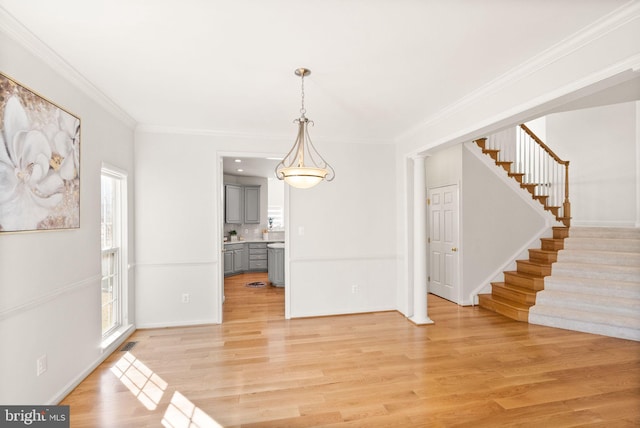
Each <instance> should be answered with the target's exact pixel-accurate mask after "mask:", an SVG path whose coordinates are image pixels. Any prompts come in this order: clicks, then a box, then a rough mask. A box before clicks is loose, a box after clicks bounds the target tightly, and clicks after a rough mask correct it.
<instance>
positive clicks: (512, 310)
mask: <svg viewBox="0 0 640 428" xmlns="http://www.w3.org/2000/svg"><path fill="white" fill-rule="evenodd" d="M478 298H479V301H480V307H482V308H484V309H488V310H490V311H493V312H497V313H499V314H501V315H504V316H506V317H508V318H511V319H513V320H516V321H523V322H528V321H529V308H530V307H531V306H530V305H526V304H523V303H518V302H514V301H513V300H508V299H504V298H501V297H499V296H493V295H491V294H479V295H478Z"/></svg>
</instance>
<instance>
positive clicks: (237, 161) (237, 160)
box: [234, 159, 242, 163]
mask: <svg viewBox="0 0 640 428" xmlns="http://www.w3.org/2000/svg"><path fill="white" fill-rule="evenodd" d="M234 162H236V163H240V162H242V159H236V160H234Z"/></svg>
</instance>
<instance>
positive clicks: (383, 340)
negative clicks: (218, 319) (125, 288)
mask: <svg viewBox="0 0 640 428" xmlns="http://www.w3.org/2000/svg"><path fill="white" fill-rule="evenodd" d="M253 281H266V275H264V274H245V275H238V276H235V277H231V278H228V279H227V281H226V285H225V296H226V301H225V304H224V319H225V322H224V323H223V324H222V325H206V326H193V327H176V328H166V329H149V330H139V331H137V332H135V333H134V335H133V336H132V337H131V339H130V340H132V341H137V342H138V344H137V345H136V346H135V347H134V348H133V349H132V350H131V351H130V352H129V353H125V352H115V353H114V354H113V355H111V356H110V357H109V358H108V359H107V360H106V361H105V362H104V363H103V364H102V365H101V366H100V367H98V368H97V369H96V370H95V371H94V372H93V373H92V374H91V375H90V376H89V377H88V378H87V379H86V380H85V381H83V382H82V383H81V384H80V385H79V386H78V387H77V388H76V389H75V390H74V391H73V392H72V393H71V394H70V395H69V396H68V397H66V398H65V400H64V401H63V403H62V404H68V405H70V406H71V421H72V426H73V427H157V426H162V425H164V426H176V427H177V426H179V425H180V424H181V423H184V422H185V421H186V422H189V421H191V422H192V423H195V424H196V425H197V424H200V425H199V426H201V427H202V428H208V427H210V426H217V425H215V424H214V422H213V421H215V422H216V423H217V424H219V425H220V426H225V427H314V426H327V427H387V426H388V427H412V426H415V427H425V426H429V427H458V426H473V427H497V426H530V427H539V426H553V427H575V426H589V427H598V426H602V427H605V426H606V427H611V426H616V427H624V426H639V425H640V343H638V342H633V341H626V340H622V339H614V338H608V337H603V336H597V335H590V334H585V333H577V332H571V331H565V330H559V329H552V328H548V327H543V326H535V325H528V324H525V323H520V322H516V321H512V320H509V319H507V318H505V317H502V316H500V315H497V314H495V313H492V312H489V311H486V310H484V309H480V308H478V307H464V308H463V307H459V306H457V305H454V304H452V303H450V302H447V301H445V300H442V299H439V298H437V297H435V296H431V295H430V296H429V317H430V318H432V319H433V320H434V321H435V324H433V325H428V326H419V327H418V326H415V325H413V324H412V323H411V322H409V321H408V320H407V319H406V318H404V317H403V316H402V315H401V314H399V313H397V312H381V313H371V314H358V315H347V316H335V317H318V318H307V319H294V320H285V319H284V290H283V289H282V288H276V287H264V288H249V287H246V286H245V284H246V283H248V282H253ZM114 366H115V367H119V368H120V372H119V373H120V374H118V371H117V370H116V369H115V368H114Z"/></svg>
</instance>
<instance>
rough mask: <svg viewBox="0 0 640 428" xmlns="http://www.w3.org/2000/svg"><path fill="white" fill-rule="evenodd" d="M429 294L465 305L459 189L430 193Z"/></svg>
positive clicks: (441, 189)
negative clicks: (460, 278) (460, 263)
mask: <svg viewBox="0 0 640 428" xmlns="http://www.w3.org/2000/svg"><path fill="white" fill-rule="evenodd" d="M428 198H429V205H428V207H427V212H428V213H429V239H430V243H429V273H428V276H429V292H430V293H433V294H435V295H436V296H440V297H442V298H444V299H447V300H451V301H453V302H456V303H461V301H462V298H461V297H462V296H461V295H460V284H459V283H458V186H457V185H455V184H454V185H451V186H445V187H436V188H432V189H429V191H428Z"/></svg>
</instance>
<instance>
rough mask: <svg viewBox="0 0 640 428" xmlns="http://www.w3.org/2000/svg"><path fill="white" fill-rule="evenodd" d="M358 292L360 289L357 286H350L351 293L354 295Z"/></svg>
mask: <svg viewBox="0 0 640 428" xmlns="http://www.w3.org/2000/svg"><path fill="white" fill-rule="evenodd" d="M359 291H360V287H359V286H358V285H357V284H354V285H352V286H351V293H352V294H356V293H358V292H359Z"/></svg>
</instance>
